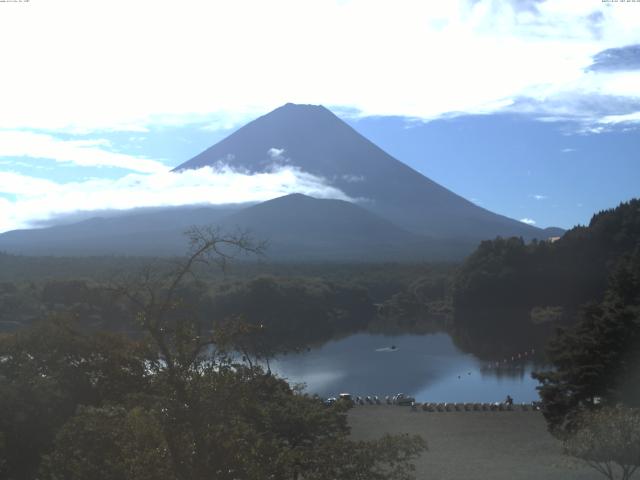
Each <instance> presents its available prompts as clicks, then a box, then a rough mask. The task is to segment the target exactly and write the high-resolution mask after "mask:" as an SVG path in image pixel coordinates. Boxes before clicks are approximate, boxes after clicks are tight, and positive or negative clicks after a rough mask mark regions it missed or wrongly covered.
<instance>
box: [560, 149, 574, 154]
mask: <svg viewBox="0 0 640 480" xmlns="http://www.w3.org/2000/svg"><path fill="white" fill-rule="evenodd" d="M560 151H561V152H562V153H571V152H575V151H576V149H575V148H563V149H562V150H560Z"/></svg>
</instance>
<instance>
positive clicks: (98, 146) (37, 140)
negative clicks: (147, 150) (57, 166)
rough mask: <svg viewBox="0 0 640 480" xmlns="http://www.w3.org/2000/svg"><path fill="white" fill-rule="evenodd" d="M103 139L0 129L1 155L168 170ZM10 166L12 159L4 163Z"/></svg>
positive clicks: (92, 164) (144, 171) (141, 169)
mask: <svg viewBox="0 0 640 480" xmlns="http://www.w3.org/2000/svg"><path fill="white" fill-rule="evenodd" d="M107 147H109V142H108V141H107V140H104V139H94V140H61V139H59V138H56V137H54V136H52V135H47V134H43V133H34V132H28V131H17V130H0V158H1V157H28V158H32V159H50V160H54V161H56V162H58V163H62V164H72V165H76V166H80V167H117V168H123V169H125V170H131V171H135V172H142V173H156V172H162V171H165V170H168V167H167V166H166V165H164V164H163V163H162V162H159V161H156V160H151V159H148V158H144V157H137V156H134V155H127V154H123V153H116V152H111V151H109V150H107ZM3 163H4V164H6V165H8V166H10V165H11V164H10V163H9V162H3Z"/></svg>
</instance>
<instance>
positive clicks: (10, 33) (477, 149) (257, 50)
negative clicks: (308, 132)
mask: <svg viewBox="0 0 640 480" xmlns="http://www.w3.org/2000/svg"><path fill="white" fill-rule="evenodd" d="M115 32H117V34H115ZM0 41H2V42H3V43H2V44H3V45H11V48H6V49H3V50H2V51H1V52H0V61H1V62H2V65H3V67H4V68H3V70H4V71H6V72H11V75H3V76H2V77H1V78H0V105H2V108H1V109H0V232H1V231H5V230H9V229H12V228H21V227H26V226H29V225H33V224H37V223H38V222H40V221H46V220H48V219H51V218H55V217H56V216H58V215H66V214H69V213H73V212H76V211H89V210H102V209H108V208H117V209H126V208H131V207H136V206H150V205H177V204H184V203H194V202H209V203H221V202H225V201H243V200H247V201H249V200H252V201H257V200H266V199H268V198H272V197H273V196H278V195H282V194H286V193H290V192H292V191H302V192H304V193H309V194H315V195H318V196H324V197H327V196H329V197H337V198H341V195H342V194H341V192H339V191H337V190H336V189H335V188H334V187H332V185H331V184H330V183H329V182H328V181H327V180H326V179H322V178H314V177H312V176H309V175H305V174H304V172H298V171H295V170H286V169H285V170H283V171H279V172H272V173H270V174H266V175H261V176H251V175H246V174H244V173H243V172H237V171H233V170H232V169H229V168H225V169H222V170H218V171H214V170H207V171H201V172H197V173H196V174H194V173H191V174H184V175H181V174H172V173H170V172H169V170H170V168H171V167H174V166H176V165H178V164H180V163H182V162H183V161H186V160H188V159H189V158H191V157H192V156H193V155H195V154H197V153H199V152H200V151H202V150H203V149H205V148H207V147H208V146H210V145H212V144H214V143H215V142H217V141H218V140H220V139H222V138H224V136H226V135H228V134H229V133H231V132H232V131H234V130H235V129H237V128H239V127H240V126H242V125H243V124H244V123H246V122H247V121H250V120H251V119H253V118H255V117H256V116H259V115H262V114H265V113H267V112H268V111H270V110H272V109H273V108H276V107H278V106H280V105H282V104H284V103H286V102H294V103H314V104H323V105H325V106H327V107H328V108H330V109H332V110H333V111H335V112H336V113H337V114H338V115H339V116H341V117H342V118H343V119H344V120H345V121H347V122H348V123H350V124H351V125H352V126H353V127H354V128H355V129H356V130H358V131H359V132H361V133H362V134H364V135H365V136H366V137H368V138H369V139H371V140H372V141H374V142H375V143H377V144H378V145H379V146H380V147H382V148H383V149H385V150H386V151H388V152H389V153H391V154H392V155H393V156H395V157H396V158H398V159H399V160H401V161H403V162H405V163H407V164H408V165H410V166H411V167H413V168H414V169H416V170H418V171H420V172H421V173H423V174H425V175H426V176H428V177H429V178H431V179H433V180H435V181H436V182H438V183H440V184H442V185H444V186H445V187H447V188H449V189H451V190H453V191H454V192H456V193H458V194H460V195H462V196H464V197H466V198H468V199H470V200H472V201H474V202H475V203H477V204H478V205H481V206H483V207H485V208H487V209H489V210H492V211H495V212H498V213H502V214H505V215H508V216H510V217H513V218H516V219H520V220H523V221H526V222H529V223H533V222H535V225H538V226H541V227H545V226H552V225H553V226H561V227H565V228H567V227H571V226H573V225H575V224H578V223H585V222H588V220H589V218H590V217H591V215H592V214H593V213H594V212H596V211H598V210H601V209H604V208H611V207H614V206H615V205H616V204H618V203H619V202H621V201H624V200H628V199H630V198H632V197H634V196H638V195H639V194H640V188H639V187H638V185H640V158H638V157H639V155H638V153H637V152H639V151H640V148H639V147H640V136H639V133H640V131H639V128H640V4H639V3H606V2H601V1H600V0H547V1H544V0H510V1H508V0H504V1H498V0H451V1H448V2H424V1H418V0H397V1H394V2H390V1H388V2H387V1H372V0H336V1H331V0H323V1H321V0H310V1H308V2H299V1H294V0H275V1H273V2H260V1H253V0H238V1H237V2H205V1H201V0H185V1H184V2H166V3H165V2H153V1H151V0H140V1H138V2H135V3H132V2H127V1H124V0H114V1H112V2H108V4H107V3H106V2H104V3H102V4H98V3H96V2H86V1H81V0H60V1H57V2H29V3H5V4H0Z"/></svg>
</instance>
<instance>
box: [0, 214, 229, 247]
mask: <svg viewBox="0 0 640 480" xmlns="http://www.w3.org/2000/svg"><path fill="white" fill-rule="evenodd" d="M238 208H239V207H238V206H237V205H234V206H229V207H225V208H217V207H202V206H198V207H175V208H162V209H158V210H154V211H151V212H136V211H133V212H128V213H125V214H122V215H117V216H112V217H95V218H90V219H87V220H82V221H80V222H73V223H69V224H65V225H55V226H52V227H46V228H36V229H30V230H13V231H10V232H6V233H3V234H1V235H0V251H6V252H10V253H16V254H25V255H58V256H62V255H68V256H75V255H82V256H86V255H131V256H135V255H141V256H147V255H176V254H180V253H183V252H184V251H185V250H186V247H187V240H186V238H185V236H184V231H185V230H187V229H188V228H189V227H191V226H193V225H205V224H212V223H218V222H220V220H221V219H222V218H224V217H225V216H226V215H229V214H230V213H232V212H234V211H236V210H237V209H238Z"/></svg>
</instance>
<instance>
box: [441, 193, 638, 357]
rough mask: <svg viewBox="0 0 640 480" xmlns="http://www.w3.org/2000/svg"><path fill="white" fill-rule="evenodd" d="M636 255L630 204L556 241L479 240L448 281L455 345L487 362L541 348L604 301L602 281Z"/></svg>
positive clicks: (633, 207) (635, 207)
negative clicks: (558, 330) (590, 307)
mask: <svg viewBox="0 0 640 480" xmlns="http://www.w3.org/2000/svg"><path fill="white" fill-rule="evenodd" d="M639 249H640V200H637V199H636V200H631V201H630V202H626V203H622V204H620V205H619V206H618V207H616V208H614V209H611V210H606V211H603V212H600V213H598V214H596V215H594V216H593V218H592V219H591V221H590V223H589V225H588V226H579V227H575V228H573V229H571V230H569V231H568V232H566V233H565V234H564V236H562V238H560V239H559V240H557V241H555V242H549V241H533V242H530V243H525V242H524V241H523V240H522V239H520V238H508V239H503V238H497V239H495V240H488V241H484V242H482V243H481V244H480V246H479V247H478V249H477V250H476V251H475V252H474V253H473V254H472V255H470V256H469V258H467V260H466V261H465V262H464V263H463V264H462V266H461V267H460V268H459V270H458V271H457V274H456V276H455V283H454V287H453V295H452V307H453V310H454V312H455V315H454V320H455V321H454V324H453V325H452V331H453V332H454V335H455V338H456V339H457V341H458V343H459V345H461V346H462V348H464V349H465V350H468V351H472V352H474V353H476V354H478V355H480V356H483V357H486V358H491V357H492V356H493V357H499V356H501V355H504V354H505V353H507V354H508V353H510V352H513V351H518V349H522V348H527V347H531V346H537V347H543V346H544V345H545V344H546V341H547V340H548V338H550V336H552V335H553V333H554V332H555V329H556V328H557V327H562V326H568V325H572V324H574V323H576V321H577V318H578V316H579V313H580V311H581V309H582V307H583V306H584V305H585V304H588V303H590V302H601V301H602V300H603V299H604V296H605V292H606V290H607V282H608V280H609V277H610V276H611V275H612V273H613V272H614V271H615V270H616V268H618V267H619V266H621V265H624V264H626V263H628V262H629V258H630V257H632V256H633V255H637V252H638V250H639Z"/></svg>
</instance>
